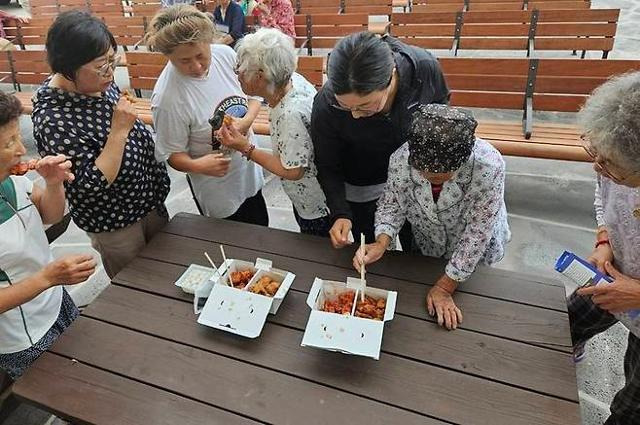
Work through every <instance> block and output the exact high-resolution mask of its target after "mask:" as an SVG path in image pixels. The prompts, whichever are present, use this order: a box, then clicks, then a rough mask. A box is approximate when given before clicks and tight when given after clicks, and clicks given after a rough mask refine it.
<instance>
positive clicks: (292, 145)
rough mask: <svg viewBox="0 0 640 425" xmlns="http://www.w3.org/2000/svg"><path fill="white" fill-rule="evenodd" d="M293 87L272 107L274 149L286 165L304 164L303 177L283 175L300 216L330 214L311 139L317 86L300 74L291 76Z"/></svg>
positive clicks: (289, 194) (316, 216) (283, 185)
mask: <svg viewBox="0 0 640 425" xmlns="http://www.w3.org/2000/svg"><path fill="white" fill-rule="evenodd" d="M291 81H292V84H293V87H292V88H291V90H289V92H288V93H287V94H286V95H285V96H284V97H283V98H282V100H281V101H280V103H278V104H277V105H276V106H275V107H274V108H273V109H271V111H270V115H269V117H270V119H271V122H270V124H269V126H270V129H271V140H272V142H273V146H274V151H275V153H276V154H277V155H278V156H279V157H280V162H281V163H282V166H283V167H284V168H287V169H291V168H299V167H304V169H305V173H304V175H303V176H302V178H301V179H300V180H285V179H281V181H282V187H283V188H284V191H285V192H286V194H287V195H288V196H289V198H291V202H292V203H293V206H294V208H295V209H296V211H297V212H298V214H299V215H300V217H302V218H304V219H307V220H313V219H316V218H320V217H324V216H326V215H328V214H329V209H328V208H327V201H326V199H325V196H324V192H323V191H322V188H321V187H320V183H318V179H317V177H316V176H317V175H318V171H317V169H316V165H315V163H314V162H313V144H312V143H311V133H310V126H311V108H312V107H313V98H314V96H315V95H316V89H315V88H314V87H313V85H312V84H311V83H309V82H308V81H307V80H305V79H304V77H302V76H301V75H299V74H296V73H294V74H293V75H292V77H291Z"/></svg>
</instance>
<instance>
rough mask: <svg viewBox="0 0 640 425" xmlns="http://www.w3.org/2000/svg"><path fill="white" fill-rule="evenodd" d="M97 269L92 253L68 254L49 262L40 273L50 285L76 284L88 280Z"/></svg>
mask: <svg viewBox="0 0 640 425" xmlns="http://www.w3.org/2000/svg"><path fill="white" fill-rule="evenodd" d="M95 269H96V260H95V259H94V258H93V256H92V255H88V254H82V255H66V256H64V257H62V258H60V259H58V260H55V261H53V262H51V263H49V264H47V265H46V266H45V267H44V268H43V269H42V270H41V271H40V273H41V275H42V277H43V278H44V279H45V281H46V282H48V283H49V285H50V286H55V285H74V284H76V283H80V282H84V281H85V280H87V279H88V278H89V276H91V275H92V274H93V272H94V271H95Z"/></svg>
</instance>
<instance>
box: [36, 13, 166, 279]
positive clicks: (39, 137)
mask: <svg viewBox="0 0 640 425" xmlns="http://www.w3.org/2000/svg"><path fill="white" fill-rule="evenodd" d="M116 49H117V45H116V42H115V39H114V38H113V35H112V34H111V33H110V32H109V30H108V29H107V27H106V26H105V25H104V23H103V22H102V21H101V20H99V19H98V18H95V17H92V16H91V15H89V14H87V13H84V12H80V11H69V12H65V13H62V14H60V15H59V16H58V17H57V19H56V20H55V21H54V23H53V24H52V25H51V27H50V28H49V32H48V34H47V60H48V62H49V66H50V67H51V69H52V71H53V75H52V76H51V77H50V78H48V79H47V80H46V81H45V82H44V83H43V84H42V86H41V87H40V88H39V89H38V91H37V93H36V96H35V99H34V108H33V115H32V120H33V135H34V138H35V140H36V143H37V145H38V149H39V151H40V154H41V155H42V156H45V155H56V154H63V155H66V156H67V157H68V158H69V159H70V160H71V162H72V163H73V173H74V175H75V176H76V179H75V180H74V181H73V182H71V183H68V184H67V192H66V195H67V200H68V201H69V205H70V207H71V216H72V218H73V221H74V222H75V223H76V224H77V225H78V227H80V228H81V229H82V230H84V231H86V232H87V234H88V235H89V237H90V239H91V244H92V245H93V247H94V248H95V249H96V250H97V251H98V252H99V253H100V255H101V256H102V262H103V264H104V267H105V270H106V272H107V274H108V275H109V277H113V276H114V275H115V274H116V273H118V271H119V270H120V269H122V268H123V267H124V266H125V265H126V264H127V263H128V262H129V261H131V260H132V259H133V258H134V257H135V256H136V255H137V254H138V252H139V251H140V250H141V249H142V248H143V247H144V246H145V244H146V243H147V242H148V241H149V239H151V237H152V236H153V235H154V234H155V233H156V232H157V231H158V230H160V228H161V227H162V226H163V225H164V224H165V223H166V222H167V218H168V216H167V210H166V209H165V206H164V201H165V198H166V197H167V194H168V193H169V176H168V174H167V170H166V168H165V166H164V164H161V163H159V162H157V161H156V159H155V157H154V142H153V137H152V136H151V133H150V132H149V130H148V129H147V128H146V127H145V125H144V124H143V123H142V121H140V120H139V119H138V118H137V114H136V112H135V109H134V107H133V106H132V105H131V103H130V102H129V101H128V100H127V99H126V98H125V97H123V96H122V93H121V92H120V89H119V88H118V86H116V84H115V83H114V81H113V71H114V69H115V67H116V65H117V64H118V60H119V58H118V55H117V54H116Z"/></svg>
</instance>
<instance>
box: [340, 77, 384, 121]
mask: <svg viewBox="0 0 640 425" xmlns="http://www.w3.org/2000/svg"><path fill="white" fill-rule="evenodd" d="M391 81H393V73H392V74H391V78H389V83H388V84H387V87H386V88H385V89H384V90H385V92H384V94H382V96H380V99H379V100H378V102H377V104H376V106H375V107H374V108H373V109H369V108H360V107H356V108H347V107H346V106H342V105H340V104H339V103H338V100H337V99H336V102H335V103H332V104H331V106H332V107H334V108H335V109H338V110H339V111H344V112H362V113H364V114H367V115H373V114H377V113H378V112H380V110H381V109H382V108H383V107H384V104H385V103H387V100H388V99H389V93H390V92H391Z"/></svg>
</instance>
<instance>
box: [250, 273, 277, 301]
mask: <svg viewBox="0 0 640 425" xmlns="http://www.w3.org/2000/svg"><path fill="white" fill-rule="evenodd" d="M278 288H280V282H277V281H275V280H273V279H271V278H270V277H269V276H262V277H261V278H260V279H259V280H258V281H257V282H256V283H254V284H253V285H252V286H251V288H249V291H251V292H253V293H254V294H260V295H264V296H266V297H273V296H274V295H275V294H276V292H278Z"/></svg>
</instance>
